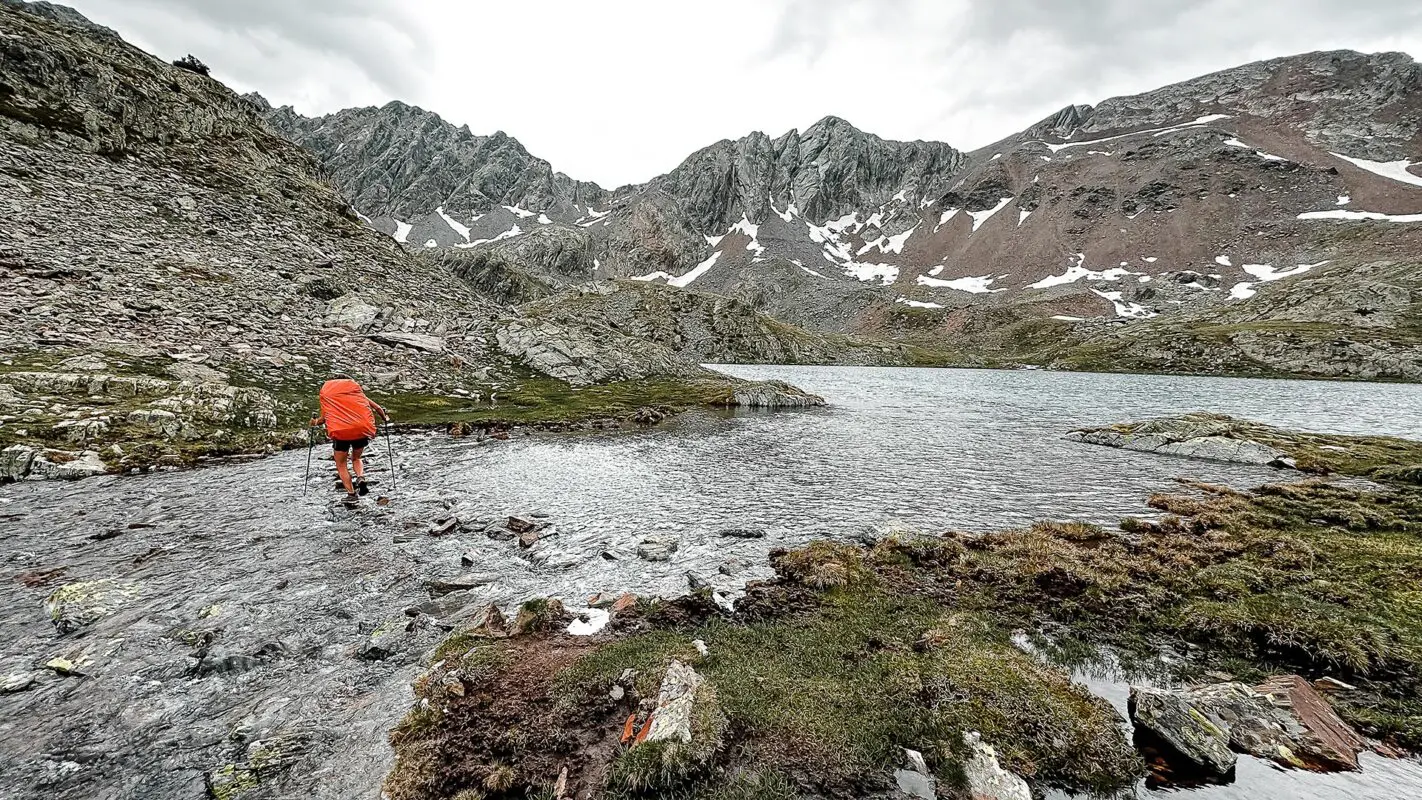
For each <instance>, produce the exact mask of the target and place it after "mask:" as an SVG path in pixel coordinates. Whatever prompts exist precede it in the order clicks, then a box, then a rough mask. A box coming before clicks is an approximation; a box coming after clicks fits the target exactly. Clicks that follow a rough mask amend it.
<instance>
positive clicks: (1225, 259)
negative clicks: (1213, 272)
mask: <svg viewBox="0 0 1422 800" xmlns="http://www.w3.org/2000/svg"><path fill="white" fill-rule="evenodd" d="M1215 263H1216V264H1219V265H1220V266H1222V267H1232V266H1234V265H1233V264H1231V263H1230V262H1229V256H1215Z"/></svg>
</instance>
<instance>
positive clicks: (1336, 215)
mask: <svg viewBox="0 0 1422 800" xmlns="http://www.w3.org/2000/svg"><path fill="white" fill-rule="evenodd" d="M1299 219H1345V220H1361V219H1376V220H1382V221H1384V222H1422V214H1379V213H1377V212H1376V211H1344V210H1343V209H1341V208H1335V209H1331V210H1329V211H1309V212H1306V213H1303V214H1300V215H1299Z"/></svg>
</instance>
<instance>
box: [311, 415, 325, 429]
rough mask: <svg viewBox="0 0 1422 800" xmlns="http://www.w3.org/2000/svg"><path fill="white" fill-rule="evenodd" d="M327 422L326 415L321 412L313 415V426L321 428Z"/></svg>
mask: <svg viewBox="0 0 1422 800" xmlns="http://www.w3.org/2000/svg"><path fill="white" fill-rule="evenodd" d="M325 424H326V417H325V415H323V414H320V413H317V414H316V415H315V416H313V417H311V427H313V428H319V427H321V426H322V425H325Z"/></svg>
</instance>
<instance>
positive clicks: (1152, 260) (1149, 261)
mask: <svg viewBox="0 0 1422 800" xmlns="http://www.w3.org/2000/svg"><path fill="white" fill-rule="evenodd" d="M1141 260H1142V261H1144V262H1146V263H1147V264H1154V263H1155V262H1157V261H1159V260H1160V259H1158V258H1156V257H1155V256H1146V257H1145V258H1142V259H1141Z"/></svg>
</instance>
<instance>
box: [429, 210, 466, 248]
mask: <svg viewBox="0 0 1422 800" xmlns="http://www.w3.org/2000/svg"><path fill="white" fill-rule="evenodd" d="M435 213H436V214H438V215H440V218H441V219H443V220H444V222H445V224H446V225H448V226H449V227H450V229H451V230H453V231H454V232H455V233H457V234H459V235H460V236H461V237H463V239H464V241H466V242H467V241H469V228H468V226H465V225H460V224H459V223H458V222H457V221H455V219H454V217H451V216H450V215H448V214H446V213H444V206H440V207H439V208H436V209H435Z"/></svg>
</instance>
